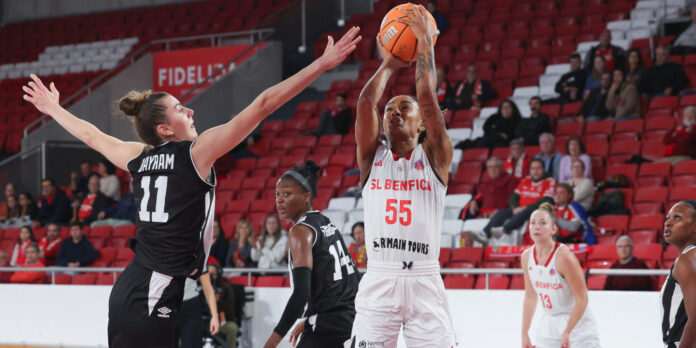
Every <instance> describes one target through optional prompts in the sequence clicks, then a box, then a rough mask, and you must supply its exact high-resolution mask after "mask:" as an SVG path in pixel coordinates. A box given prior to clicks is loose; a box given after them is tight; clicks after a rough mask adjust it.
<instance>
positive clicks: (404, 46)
mask: <svg viewBox="0 0 696 348" xmlns="http://www.w3.org/2000/svg"><path fill="white" fill-rule="evenodd" d="M399 9H404V10H406V11H411V8H410V7H409V6H408V5H407V4H403V5H399V6H396V7H394V8H393V9H391V10H390V11H389V12H388V13H387V15H386V16H384V19H382V25H381V26H380V29H379V35H378V39H379V41H380V42H381V43H382V46H384V48H386V49H387V50H388V51H389V52H391V54H392V55H393V56H394V57H395V58H396V59H398V60H400V61H402V62H412V61H414V60H416V48H417V43H418V40H417V39H416V37H415V36H414V35H413V32H412V31H411V28H409V26H408V25H407V24H403V23H399V22H397V21H396V19H397V18H401V19H406V20H407V19H408V16H406V15H405V14H404V13H403V12H401V11H399ZM427 14H428V22H429V23H430V26H431V27H432V28H433V29H437V24H435V18H433V15H431V14H430V12H427ZM436 39H437V37H433V45H435V41H436Z"/></svg>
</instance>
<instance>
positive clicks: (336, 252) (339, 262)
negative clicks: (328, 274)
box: [329, 240, 355, 281]
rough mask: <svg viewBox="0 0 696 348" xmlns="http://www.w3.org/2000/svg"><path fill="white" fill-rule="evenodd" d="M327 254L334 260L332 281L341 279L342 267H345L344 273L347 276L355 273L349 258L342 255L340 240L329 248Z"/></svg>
mask: <svg viewBox="0 0 696 348" xmlns="http://www.w3.org/2000/svg"><path fill="white" fill-rule="evenodd" d="M329 254H331V256H333V258H334V274H333V279H334V281H337V280H341V279H343V273H342V272H341V267H343V266H346V272H347V273H348V274H353V272H355V269H354V268H353V262H352V260H351V259H350V256H348V255H346V254H344V253H343V248H342V245H341V241H340V240H339V241H336V243H334V244H331V246H329Z"/></svg>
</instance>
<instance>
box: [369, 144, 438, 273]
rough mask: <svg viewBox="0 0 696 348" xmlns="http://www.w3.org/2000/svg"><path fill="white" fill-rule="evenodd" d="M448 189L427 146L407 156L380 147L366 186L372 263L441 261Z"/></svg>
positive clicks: (417, 148) (420, 147) (419, 146)
mask: <svg viewBox="0 0 696 348" xmlns="http://www.w3.org/2000/svg"><path fill="white" fill-rule="evenodd" d="M446 192H447V188H446V187H445V186H444V185H443V184H442V182H441V181H440V180H439V179H438V178H437V176H436V175H435V172H434V171H433V168H432V167H431V166H430V162H429V161H428V158H427V156H426V154H425V151H423V146H422V145H420V144H419V145H418V146H416V148H415V149H414V150H413V151H412V152H411V154H410V155H408V156H406V157H404V158H397V157H396V156H395V155H393V154H392V152H391V150H390V149H388V148H386V147H385V146H379V147H378V148H377V151H376V153H375V159H374V161H373V164H372V169H371V171H370V174H369V177H368V178H367V181H366V182H365V186H364V187H363V191H362V196H363V202H364V211H365V244H366V246H367V261H368V268H369V263H370V262H371V261H380V262H411V261H425V260H430V261H432V260H436V261H437V260H438V257H439V254H440V225H441V224H442V215H443V212H444V206H445V195H446Z"/></svg>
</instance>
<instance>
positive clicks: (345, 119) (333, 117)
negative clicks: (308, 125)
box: [307, 93, 353, 136]
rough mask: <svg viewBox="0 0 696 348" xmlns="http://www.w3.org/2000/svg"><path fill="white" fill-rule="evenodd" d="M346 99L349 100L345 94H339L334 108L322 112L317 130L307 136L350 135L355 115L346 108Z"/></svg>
mask: <svg viewBox="0 0 696 348" xmlns="http://www.w3.org/2000/svg"><path fill="white" fill-rule="evenodd" d="M346 99H348V96H347V95H346V94H345V93H338V94H337V95H336V102H335V104H334V106H333V107H332V108H331V109H328V110H324V111H322V112H321V117H320V118H319V124H318V125H317V128H316V129H315V130H313V131H309V132H307V134H312V135H316V136H322V135H326V134H341V135H346V134H348V131H350V125H351V124H352V122H353V113H352V111H351V110H350V108H349V107H347V106H346Z"/></svg>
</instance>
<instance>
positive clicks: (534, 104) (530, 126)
mask: <svg viewBox="0 0 696 348" xmlns="http://www.w3.org/2000/svg"><path fill="white" fill-rule="evenodd" d="M529 109H530V110H531V112H532V113H531V115H530V116H529V118H523V119H521V120H520V124H519V126H517V129H515V138H522V139H524V144H525V145H529V146H532V145H539V136H540V135H541V134H543V133H546V132H550V131H551V118H549V115H546V114H542V113H541V98H539V97H538V96H535V97H532V99H529Z"/></svg>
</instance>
